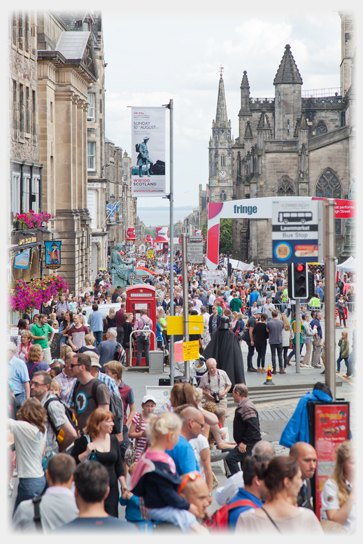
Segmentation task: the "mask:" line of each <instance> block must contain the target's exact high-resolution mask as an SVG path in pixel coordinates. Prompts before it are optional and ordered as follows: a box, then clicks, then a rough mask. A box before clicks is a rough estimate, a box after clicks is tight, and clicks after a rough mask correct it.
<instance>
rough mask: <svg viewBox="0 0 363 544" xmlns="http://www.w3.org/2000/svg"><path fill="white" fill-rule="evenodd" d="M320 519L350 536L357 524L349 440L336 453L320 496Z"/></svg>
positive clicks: (351, 445)
mask: <svg viewBox="0 0 363 544" xmlns="http://www.w3.org/2000/svg"><path fill="white" fill-rule="evenodd" d="M321 511H322V519H323V518H324V519H328V520H330V521H335V522H337V523H340V525H342V526H343V527H344V529H345V530H346V531H347V533H349V534H351V533H353V532H354V530H355V528H356V523H357V506H356V486H355V453H354V449H353V443H352V441H351V440H348V441H346V442H343V443H342V444H341V445H340V446H339V447H338V448H337V451H336V461H335V466H334V470H333V473H332V475H331V477H330V478H329V479H328V480H327V481H326V482H325V484H324V488H323V491H322V494H321Z"/></svg>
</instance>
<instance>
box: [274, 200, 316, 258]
mask: <svg viewBox="0 0 363 544" xmlns="http://www.w3.org/2000/svg"><path fill="white" fill-rule="evenodd" d="M322 221H323V204H322V201H321V200H311V199H308V198H307V199H304V198H297V199H296V201H289V202H286V201H284V199H282V200H278V199H276V200H273V201H272V262H273V263H276V264H278V263H279V264H286V263H308V262H311V261H312V260H314V261H320V262H323V258H324V256H323V242H322V239H323V228H322ZM319 233H320V239H319Z"/></svg>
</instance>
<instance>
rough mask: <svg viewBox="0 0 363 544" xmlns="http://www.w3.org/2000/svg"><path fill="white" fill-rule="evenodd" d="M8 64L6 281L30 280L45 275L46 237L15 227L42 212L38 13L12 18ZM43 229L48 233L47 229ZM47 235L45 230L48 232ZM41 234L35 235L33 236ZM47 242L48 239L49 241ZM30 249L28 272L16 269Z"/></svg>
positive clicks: (17, 13)
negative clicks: (19, 217) (19, 218)
mask: <svg viewBox="0 0 363 544" xmlns="http://www.w3.org/2000/svg"><path fill="white" fill-rule="evenodd" d="M8 25H9V26H8V37H9V42H8V60H9V80H8V82H9V94H8V96H9V127H8V152H9V158H10V164H9V185H8V188H9V190H8V191H6V197H7V204H8V206H7V211H8V212H9V213H7V221H6V225H7V227H8V237H7V242H8V246H9V247H10V254H9V260H8V274H7V275H8V280H9V282H10V281H12V279H23V280H25V281H30V279H31V278H38V277H41V275H42V247H43V239H44V235H43V234H44V233H43V231H41V230H40V229H34V230H33V232H32V233H29V232H28V231H23V232H21V231H20V230H19V226H18V225H16V224H15V223H14V217H15V215H16V214H17V213H26V212H28V211H30V210H33V211H34V212H35V213H39V212H40V211H41V210H42V170H43V165H42V164H41V161H40V158H39V130H38V87H37V79H38V66H37V14H36V13H34V12H27V11H17V12H16V13H15V12H14V13H12V14H11V15H10V16H9V19H8ZM43 230H44V229H43ZM45 230H46V229H45ZM35 231H37V232H35ZM46 239H47V238H46ZM24 249H30V264H29V268H28V269H27V270H26V269H24V270H22V269H14V258H15V256H16V255H17V254H18V253H20V252H21V251H23V250H24Z"/></svg>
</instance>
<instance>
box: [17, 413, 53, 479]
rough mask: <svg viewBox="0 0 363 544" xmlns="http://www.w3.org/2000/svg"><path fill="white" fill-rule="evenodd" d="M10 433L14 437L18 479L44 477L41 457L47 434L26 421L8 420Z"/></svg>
mask: <svg viewBox="0 0 363 544" xmlns="http://www.w3.org/2000/svg"><path fill="white" fill-rule="evenodd" d="M9 425H10V432H11V433H13V435H14V441H15V449H16V466H17V470H18V475H19V478H40V477H41V476H44V470H43V467H42V457H43V452H44V448H45V442H46V436H47V432H46V431H45V432H44V433H41V432H40V430H39V429H38V427H36V426H35V425H32V424H31V423H28V422H27V421H17V420H15V419H10V420H9Z"/></svg>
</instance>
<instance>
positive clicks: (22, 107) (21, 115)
mask: <svg viewBox="0 0 363 544" xmlns="http://www.w3.org/2000/svg"><path fill="white" fill-rule="evenodd" d="M19 98H20V131H21V132H24V121H25V119H24V85H22V84H20V86H19Z"/></svg>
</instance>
